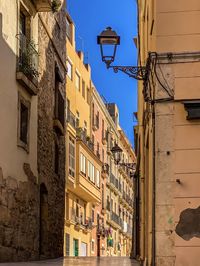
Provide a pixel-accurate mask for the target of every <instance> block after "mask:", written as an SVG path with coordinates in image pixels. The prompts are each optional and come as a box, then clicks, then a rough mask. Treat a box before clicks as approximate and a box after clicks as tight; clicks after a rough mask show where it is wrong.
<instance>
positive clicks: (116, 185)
mask: <svg viewBox="0 0 200 266" xmlns="http://www.w3.org/2000/svg"><path fill="white" fill-rule="evenodd" d="M110 185H111V188H112V189H113V190H114V192H116V193H117V192H118V189H119V181H118V180H117V178H116V177H115V176H114V175H113V174H112V173H111V174H110Z"/></svg>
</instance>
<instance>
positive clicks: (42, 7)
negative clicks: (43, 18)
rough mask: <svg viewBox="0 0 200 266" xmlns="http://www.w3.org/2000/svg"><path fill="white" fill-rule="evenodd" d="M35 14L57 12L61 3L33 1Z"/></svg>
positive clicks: (57, 1) (58, 0) (46, 0)
mask: <svg viewBox="0 0 200 266" xmlns="http://www.w3.org/2000/svg"><path fill="white" fill-rule="evenodd" d="M33 3H34V5H35V7H36V10H37V12H50V11H53V12H57V11H58V10H59V8H60V7H61V5H62V3H63V1H61V0H33Z"/></svg>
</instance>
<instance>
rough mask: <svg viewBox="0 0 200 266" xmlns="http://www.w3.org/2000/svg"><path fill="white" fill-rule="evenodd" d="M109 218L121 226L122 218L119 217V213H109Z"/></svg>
mask: <svg viewBox="0 0 200 266" xmlns="http://www.w3.org/2000/svg"><path fill="white" fill-rule="evenodd" d="M111 220H112V221H114V222H115V223H116V224H118V225H119V226H122V219H121V218H120V217H119V215H117V214H116V213H114V212H112V213H111Z"/></svg>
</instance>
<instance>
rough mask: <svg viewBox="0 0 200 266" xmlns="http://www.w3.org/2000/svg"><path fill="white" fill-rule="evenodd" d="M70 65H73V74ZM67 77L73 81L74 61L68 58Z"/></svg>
mask: <svg viewBox="0 0 200 266" xmlns="http://www.w3.org/2000/svg"><path fill="white" fill-rule="evenodd" d="M68 65H70V67H71V75H69V71H68V69H69V68H68ZM67 77H68V78H69V79H70V80H71V81H73V64H72V61H71V60H70V59H69V58H68V59H67Z"/></svg>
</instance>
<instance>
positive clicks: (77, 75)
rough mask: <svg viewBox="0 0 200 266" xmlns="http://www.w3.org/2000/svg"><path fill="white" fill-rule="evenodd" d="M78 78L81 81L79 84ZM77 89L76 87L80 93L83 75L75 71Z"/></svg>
mask: <svg viewBox="0 0 200 266" xmlns="http://www.w3.org/2000/svg"><path fill="white" fill-rule="evenodd" d="M77 77H78V80H79V82H78V83H77ZM77 84H79V85H78V87H77ZM75 87H76V89H77V90H78V91H79V92H80V91H81V75H80V74H79V72H78V71H77V69H76V71H75Z"/></svg>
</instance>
